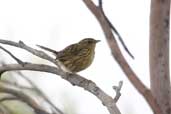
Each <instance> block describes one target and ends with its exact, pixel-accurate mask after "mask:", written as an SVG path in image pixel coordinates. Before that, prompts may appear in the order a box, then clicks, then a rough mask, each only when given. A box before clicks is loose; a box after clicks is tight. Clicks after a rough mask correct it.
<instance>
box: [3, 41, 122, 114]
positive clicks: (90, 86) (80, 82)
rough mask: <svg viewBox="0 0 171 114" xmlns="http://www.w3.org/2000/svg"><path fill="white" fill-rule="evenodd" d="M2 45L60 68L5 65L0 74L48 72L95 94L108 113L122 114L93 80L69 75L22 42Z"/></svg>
mask: <svg viewBox="0 0 171 114" xmlns="http://www.w3.org/2000/svg"><path fill="white" fill-rule="evenodd" d="M0 43H3V44H7V45H11V46H15V47H19V48H21V49H24V50H26V51H28V52H30V53H32V54H34V55H36V56H38V57H40V58H43V59H46V60H48V61H50V62H52V63H54V64H56V65H58V67H59V68H56V67H52V66H49V65H43V64H31V63H27V64H24V65H22V66H21V65H18V64H8V65H3V66H1V67H0V73H4V72H6V71H13V70H32V71H42V72H48V73H53V74H56V75H59V76H61V78H63V79H65V80H67V81H69V82H70V83H71V84H72V85H77V86H79V87H82V88H84V89H85V90H87V91H89V92H91V93H92V94H94V95H95V96H96V97H97V98H98V99H99V100H101V102H102V104H103V105H104V106H106V107H107V109H108V111H109V112H110V113H111V114H120V111H119V109H118V108H117V106H116V104H115V101H114V99H113V98H112V97H110V96H109V95H107V94H106V93H105V92H103V91H102V90H101V89H100V88H99V87H98V86H97V85H96V84H95V83H94V82H92V81H91V80H87V79H85V78H83V77H81V76H80V75H77V74H73V73H69V72H64V71H63V70H62V69H60V64H59V63H58V62H56V60H55V59H53V58H51V57H50V56H48V55H47V54H45V53H44V52H42V51H39V50H36V49H33V48H31V47H29V46H27V45H25V44H24V43H23V42H21V41H20V42H19V43H16V42H12V41H7V40H2V39H0Z"/></svg>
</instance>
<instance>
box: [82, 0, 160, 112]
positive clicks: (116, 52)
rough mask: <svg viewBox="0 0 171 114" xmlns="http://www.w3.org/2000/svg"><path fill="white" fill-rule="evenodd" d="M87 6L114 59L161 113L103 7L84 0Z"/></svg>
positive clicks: (150, 103)
mask: <svg viewBox="0 0 171 114" xmlns="http://www.w3.org/2000/svg"><path fill="white" fill-rule="evenodd" d="M83 2H84V3H85V5H86V6H87V8H89V10H90V11H91V12H92V13H93V15H94V16H95V17H96V19H97V20H98V21H99V23H100V25H101V27H102V30H103V32H104V34H105V37H106V40H107V42H108V45H109V47H110V49H111V52H112V55H113V57H114V59H115V60H116V61H117V62H118V64H119V65H120V67H121V68H122V70H123V72H124V73H125V75H126V76H127V78H128V79H129V80H130V81H131V83H132V84H133V85H134V87H135V88H136V89H137V90H138V91H139V92H140V93H141V94H142V95H143V97H144V98H145V100H146V101H147V103H148V104H149V105H150V107H151V109H152V110H153V112H154V113H155V114H161V113H162V111H161V108H160V107H159V105H158V103H157V101H156V99H155V98H154V97H153V95H152V93H151V91H150V90H149V89H148V88H147V87H146V86H145V85H144V84H143V83H142V82H141V81H140V79H139V78H138V76H137V75H136V74H135V73H134V71H133V70H132V69H131V67H130V66H129V64H128V63H127V61H126V60H125V58H124V57H123V55H122V53H121V51H120V49H119V47H118V44H117V42H116V40H115V37H114V35H113V33H112V31H111V29H110V26H109V24H108V22H107V20H106V18H105V16H104V14H103V13H102V11H101V9H100V8H99V7H98V6H96V5H95V4H94V3H93V2H92V1H91V0H83Z"/></svg>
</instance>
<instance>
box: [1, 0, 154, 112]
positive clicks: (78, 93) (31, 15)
mask: <svg viewBox="0 0 171 114" xmlns="http://www.w3.org/2000/svg"><path fill="white" fill-rule="evenodd" d="M94 2H95V3H96V2H97V1H95V0H94ZM103 3H104V11H105V13H106V15H107V16H108V18H109V19H110V20H111V22H112V23H113V25H114V26H115V27H116V28H117V30H118V32H119V33H120V35H121V36H122V38H123V40H124V41H125V43H126V45H127V47H128V49H129V50H130V51H131V53H132V54H133V55H134V57H135V60H132V59H131V58H130V57H129V56H128V54H127V53H126V52H125V51H124V50H123V48H122V46H121V45H120V47H121V50H122V52H123V54H124V56H125V58H126V59H127V61H128V62H129V64H130V65H131V66H132V68H133V70H134V71H135V72H136V74H137V75H138V77H139V78H140V79H141V80H142V81H143V82H144V83H145V85H147V86H148V87H149V60H148V52H149V50H148V43H149V11H150V10H149V9H150V1H149V0H129V1H128V0H104V2H103ZM87 37H92V38H95V39H98V40H101V42H100V43H98V44H97V48H96V55H95V60H94V62H93V64H92V65H91V66H90V67H89V68H88V69H86V70H84V71H82V72H80V73H79V74H80V75H81V76H84V77H85V78H87V79H90V80H92V81H94V82H95V83H96V84H97V85H98V86H99V87H101V88H102V89H103V90H104V91H105V92H106V93H108V94H109V95H110V96H112V97H114V96H115V91H114V90H113V89H112V86H113V85H118V82H119V81H120V80H123V87H122V89H121V93H122V96H121V97H120V99H119V101H118V102H117V106H118V107H119V109H120V111H121V113H122V114H137V113H140V112H141V113H146V114H152V111H151V109H150V108H149V106H148V104H147V103H146V102H145V100H144V99H143V97H142V96H141V95H140V94H139V93H138V92H137V91H136V90H135V88H134V87H133V86H132V85H131V83H130V82H129V81H128V80H127V78H126V76H125V75H124V74H123V72H122V70H121V69H120V67H119V66H118V64H117V63H116V62H115V60H114V59H113V57H112V56H111V52H110V50H109V48H108V45H107V43H106V40H105V37H104V34H103V32H102V30H101V27H100V26H99V23H98V22H97V20H96V19H95V17H94V16H93V15H92V14H91V12H90V11H89V10H88V8H87V7H86V6H85V4H84V3H83V2H82V0H73V1H72V0H0V39H8V40H12V41H19V40H22V41H23V42H25V43H26V44H28V45H29V46H32V47H34V48H37V47H36V46H35V45H36V44H39V45H44V46H47V47H49V48H52V49H55V50H61V49H63V48H64V47H66V46H67V45H69V44H72V43H76V42H78V41H80V40H81V39H83V38H87ZM119 44H120V43H119ZM5 47H6V48H7V49H10V51H11V52H13V54H15V55H16V56H17V57H18V58H20V59H22V60H23V61H29V62H33V63H43V64H51V63H49V62H47V61H45V60H42V59H40V58H38V57H36V56H34V55H32V54H30V53H28V52H26V51H24V50H21V49H17V48H14V47H12V48H11V47H10V46H5ZM37 49H38V48H37ZM0 53H1V60H3V61H5V62H6V63H15V61H14V60H13V59H12V58H11V57H9V55H7V54H6V53H5V52H3V51H0ZM52 56H53V55H52ZM22 73H23V74H25V75H26V76H27V77H29V78H30V79H31V80H32V81H33V82H35V83H36V85H37V86H38V87H39V88H41V90H42V91H44V93H45V94H46V95H47V96H48V97H49V99H50V100H51V101H53V103H54V104H55V105H56V106H57V107H58V108H59V109H61V110H62V111H64V113H65V114H94V113H96V114H98V113H99V114H107V113H108V111H107V109H106V107H104V106H103V105H102V103H101V102H100V101H99V100H98V99H97V98H96V97H95V96H94V95H92V94H90V93H89V92H87V91H85V90H83V89H82V88H79V87H75V86H72V85H71V84H70V83H68V82H67V81H65V80H63V79H61V78H60V76H56V75H52V74H48V73H41V72H30V71H23V72H22ZM6 78H7V79H9V80H19V82H20V83H22V84H26V83H25V82H24V81H22V80H21V79H19V78H18V76H14V75H13V77H11V76H10V75H9V76H3V79H4V80H5V79H6ZM42 104H43V103H42Z"/></svg>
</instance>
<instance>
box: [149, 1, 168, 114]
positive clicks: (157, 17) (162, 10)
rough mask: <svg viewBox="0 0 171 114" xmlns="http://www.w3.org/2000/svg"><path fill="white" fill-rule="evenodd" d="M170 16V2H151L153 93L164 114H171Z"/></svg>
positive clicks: (151, 75)
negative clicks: (170, 73)
mask: <svg viewBox="0 0 171 114" xmlns="http://www.w3.org/2000/svg"><path fill="white" fill-rule="evenodd" d="M169 16H170V0H151V14H150V47H149V48H150V78H151V79H150V81H151V91H152V94H153V96H154V97H155V98H156V100H157V102H158V104H159V106H160V107H161V110H162V112H163V114H171V110H170V75H169Z"/></svg>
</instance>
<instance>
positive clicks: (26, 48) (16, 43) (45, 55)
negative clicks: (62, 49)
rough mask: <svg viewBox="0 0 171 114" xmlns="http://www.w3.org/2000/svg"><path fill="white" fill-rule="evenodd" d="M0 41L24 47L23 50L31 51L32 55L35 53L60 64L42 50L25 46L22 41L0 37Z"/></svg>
mask: <svg viewBox="0 0 171 114" xmlns="http://www.w3.org/2000/svg"><path fill="white" fill-rule="evenodd" d="M0 43H2V44H6V45H10V46H14V47H18V48H21V49H24V50H26V51H28V52H30V53H32V54H33V55H36V56H38V57H40V58H42V59H45V60H48V61H50V62H52V63H54V64H55V65H57V66H58V67H59V68H60V64H59V63H58V62H57V61H56V60H55V59H53V58H52V57H50V56H49V55H47V54H46V53H45V52H43V51H40V50H36V49H33V48H31V47H29V46H27V45H26V44H24V42H22V41H19V42H14V41H9V40H3V39H0Z"/></svg>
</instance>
